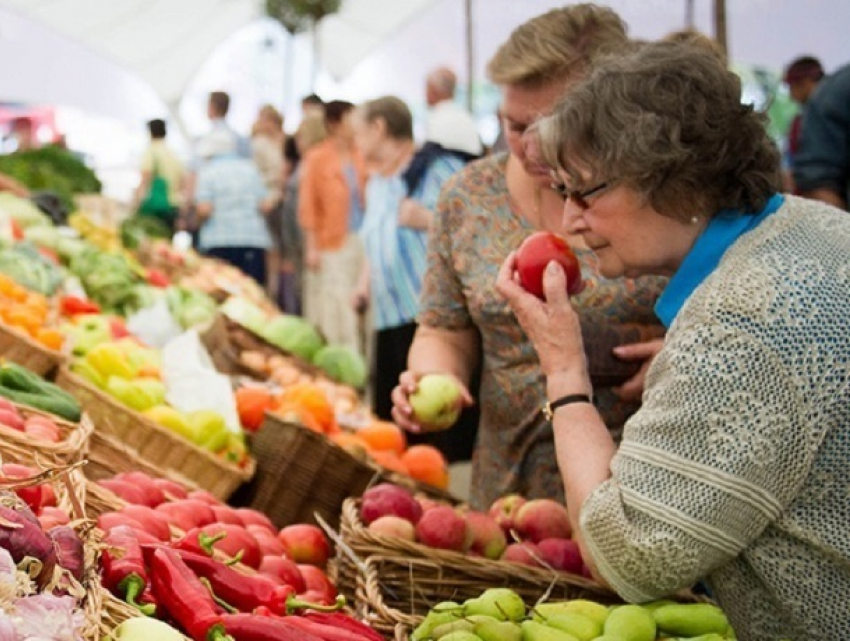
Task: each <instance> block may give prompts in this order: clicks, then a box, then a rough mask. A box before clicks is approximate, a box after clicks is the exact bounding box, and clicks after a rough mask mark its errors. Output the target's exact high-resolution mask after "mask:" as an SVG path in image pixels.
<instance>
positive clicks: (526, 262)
mask: <svg viewBox="0 0 850 641" xmlns="http://www.w3.org/2000/svg"><path fill="white" fill-rule="evenodd" d="M553 260H554V261H555V262H556V263H558V264H559V265H561V267H563V269H564V274H565V275H566V277H567V294H569V295H570V296H575V295H576V294H578V293H579V292H581V290H582V289H584V281H583V280H582V279H581V267H579V263H578V259H577V258H576V256H575V254H574V253H573V250H572V249H571V248H570V245H569V243H567V241H566V240H564V239H563V238H561V237H560V236H558V235H556V234H553V233H552V232H548V231H538V232H535V233H533V234H531V236H529V237H528V238H526V239H525V240H524V241H522V244H521V245H520V246H519V249H518V250H517V255H516V269H517V272H519V280H520V284H521V285H522V286H523V287H524V288H525V289H526V290H527V291H528V292H530V293H532V294H534V295H535V296H537V297H538V298H540V299H545V297H546V296H545V294H544V293H543V272H545V271H546V266H547V265H548V264H549V263H550V262H551V261H553Z"/></svg>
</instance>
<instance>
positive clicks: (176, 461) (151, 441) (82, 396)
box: [56, 367, 255, 500]
mask: <svg viewBox="0 0 850 641" xmlns="http://www.w3.org/2000/svg"><path fill="white" fill-rule="evenodd" d="M56 382H57V384H58V385H59V386H60V387H62V388H63V389H65V390H67V391H68V392H70V393H71V394H73V395H74V396H75V397H76V398H77V399H78V400H79V401H80V403H81V404H82V406H83V407H84V408H85V409H86V411H87V412H88V413H89V414H91V417H92V419H93V420H94V422H95V425H96V426H97V430H99V431H104V432H106V433H107V435H109V436H114V437H115V438H117V439H119V440H120V441H121V442H122V443H123V444H124V445H125V446H126V447H127V448H128V449H130V450H132V451H133V452H135V454H136V456H138V458H140V459H142V460H144V461H148V462H150V463H152V464H154V465H156V466H157V467H158V468H161V469H162V470H166V471H169V472H174V473H176V474H180V475H182V476H184V477H185V478H188V479H190V480H191V481H193V482H194V483H196V484H197V485H198V486H199V487H202V488H203V489H205V490H207V491H209V492H210V493H212V494H214V495H215V496H217V497H219V498H221V499H222V500H226V499H227V497H229V496H230V495H231V494H232V493H233V492H234V491H235V490H236V488H237V487H239V485H241V484H242V483H243V482H245V481H247V480H248V479H250V478H251V477H252V476H253V474H254V465H255V464H254V460H253V459H249V463H248V465H247V466H246V467H245V468H241V467H238V466H236V465H233V464H232V463H228V462H227V461H225V460H223V459H222V458H220V457H218V456H216V455H215V454H213V453H212V452H209V451H207V450H205V449H203V448H200V447H198V446H197V445H195V444H194V443H190V442H189V441H188V440H186V439H184V438H182V437H180V436H179V435H177V434H175V433H174V432H172V431H170V430H168V429H166V428H164V427H161V426H160V425H157V424H156V423H154V422H153V421H151V420H150V419H147V418H145V417H144V416H142V415H141V414H139V413H138V412H135V411H133V410H131V409H130V408H128V407H126V406H124V405H122V404H121V403H119V402H118V401H116V400H115V399H113V398H112V397H111V396H109V395H108V394H105V393H104V392H102V391H101V390H99V389H98V388H96V387H95V386H93V385H91V384H90V383H88V382H87V381H84V380H83V379H81V378H80V377H79V376H76V375H75V374H72V373H71V372H69V371H68V370H67V369H66V368H64V367H63V368H62V369H61V370H60V371H59V375H58V376H57V379H56Z"/></svg>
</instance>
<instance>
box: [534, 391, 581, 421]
mask: <svg viewBox="0 0 850 641" xmlns="http://www.w3.org/2000/svg"><path fill="white" fill-rule="evenodd" d="M571 403H593V400H592V399H591V398H590V396H589V395H588V394H567V395H566V396H562V397H561V398H557V399H555V400H554V401H547V402H546V404H545V405H544V406H543V416H545V417H546V420H547V421H549V422H551V421H552V419H553V418H554V416H555V410H556V409H558V408H559V407H563V406H564V405H570V404H571Z"/></svg>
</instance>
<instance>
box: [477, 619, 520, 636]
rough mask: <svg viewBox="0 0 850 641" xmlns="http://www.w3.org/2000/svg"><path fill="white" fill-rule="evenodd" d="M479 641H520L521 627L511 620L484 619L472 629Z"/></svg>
mask: <svg viewBox="0 0 850 641" xmlns="http://www.w3.org/2000/svg"><path fill="white" fill-rule="evenodd" d="M472 631H473V632H475V634H477V635H478V636H479V637H480V638H481V641H522V628H521V627H519V625H518V624H516V623H514V622H513V621H496V620H492V621H484V622H481V623H476V624H475V628H473V630H472Z"/></svg>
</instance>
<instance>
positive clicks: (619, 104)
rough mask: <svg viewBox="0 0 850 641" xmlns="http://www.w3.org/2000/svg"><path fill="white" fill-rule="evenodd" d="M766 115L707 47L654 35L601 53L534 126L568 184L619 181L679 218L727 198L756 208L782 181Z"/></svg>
mask: <svg viewBox="0 0 850 641" xmlns="http://www.w3.org/2000/svg"><path fill="white" fill-rule="evenodd" d="M765 123H766V118H765V117H764V116H763V115H762V114H759V113H758V112H756V111H755V109H754V108H753V107H752V106H751V105H745V104H742V103H741V81H740V79H739V78H738V76H736V75H735V74H734V73H732V72H731V71H729V70H728V69H727V68H726V67H725V65H724V63H723V61H722V60H721V59H720V58H719V57H718V56H717V55H716V54H715V53H713V52H711V51H710V50H707V49H706V48H705V47H701V46H694V45H693V44H689V43H681V42H654V43H647V44H644V45H642V46H640V47H638V48H637V49H635V50H634V51H633V52H632V53H631V54H630V55H628V56H620V57H609V58H606V59H605V60H602V61H599V63H598V64H597V65H595V66H594V69H593V71H592V72H591V74H590V76H589V77H588V78H587V79H586V80H585V81H584V82H582V83H580V84H578V85H576V86H575V87H574V89H573V90H572V91H570V92H569V94H567V95H565V96H564V97H563V98H562V100H561V102H560V103H559V104H558V105H557V106H556V108H555V111H554V113H553V114H552V115H551V116H550V117H549V118H547V119H545V120H543V121H541V122H540V123H538V135H539V136H540V138H541V150H542V152H543V154H544V157H545V158H546V159H547V161H548V162H549V163H550V164H551V165H552V166H553V167H556V168H559V169H562V170H563V171H565V172H566V173H567V175H568V176H569V177H570V181H571V183H572V185H571V186H572V187H573V188H576V189H582V188H585V187H587V186H588V185H592V184H596V183H599V182H609V183H610V182H617V183H618V184H626V185H628V186H629V187H631V188H633V189H634V190H635V191H637V192H638V193H641V194H642V195H644V197H645V198H646V199H647V200H648V202H649V203H650V204H651V205H652V207H653V208H654V209H655V210H656V211H658V212H659V213H661V214H663V215H665V216H669V217H670V218H675V219H677V220H683V221H687V220H689V219H690V218H692V217H693V216H706V215H714V214H715V213H717V212H718V211H720V210H722V209H727V208H733V209H739V210H742V211H744V212H747V213H754V212H758V211H760V210H761V209H762V208H763V207H764V205H765V203H766V202H767V200H768V198H769V197H770V195H771V194H772V193H774V192H776V191H777V190H779V189H780V185H781V180H780V164H779V158H780V157H779V151H778V149H777V148H776V145H775V144H774V142H773V140H772V139H771V138H770V136H769V135H768V133H767V129H766V127H765ZM587 174H589V175H587Z"/></svg>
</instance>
